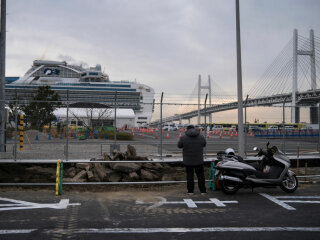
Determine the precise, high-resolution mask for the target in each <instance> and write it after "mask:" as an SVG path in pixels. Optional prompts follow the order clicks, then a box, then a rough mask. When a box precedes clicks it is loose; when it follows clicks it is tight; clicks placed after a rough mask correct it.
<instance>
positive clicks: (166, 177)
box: [161, 174, 175, 181]
mask: <svg viewBox="0 0 320 240" xmlns="http://www.w3.org/2000/svg"><path fill="white" fill-rule="evenodd" d="M161 181H175V179H174V176H172V175H170V174H164V175H163V176H162V178H161Z"/></svg>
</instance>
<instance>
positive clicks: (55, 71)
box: [32, 66, 80, 78]
mask: <svg viewBox="0 0 320 240" xmlns="http://www.w3.org/2000/svg"><path fill="white" fill-rule="evenodd" d="M32 76H33V77H37V76H39V77H48V76H51V77H63V78H79V76H80V74H79V73H77V72H75V71H72V70H70V69H66V68H62V67H60V66H57V67H46V66H44V67H42V68H40V69H39V70H37V71H36V72H35V73H34V74H33V75H32Z"/></svg>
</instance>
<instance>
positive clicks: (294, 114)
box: [291, 29, 318, 124]
mask: <svg viewBox="0 0 320 240" xmlns="http://www.w3.org/2000/svg"><path fill="white" fill-rule="evenodd" d="M298 55H309V56H310V65H311V90H315V89H316V88H317V84H316V64H315V62H316V60H315V59H316V57H315V48H314V33H313V30H312V29H311V30H310V50H309V51H305V50H298V30H297V29H294V31H293V74H292V104H291V105H292V108H291V122H292V123H298V122H299V121H300V117H299V112H300V111H299V107H297V106H296V102H297V92H298V89H297V88H298ZM310 122H311V123H312V124H316V123H318V108H317V106H316V104H314V105H313V106H311V107H310Z"/></svg>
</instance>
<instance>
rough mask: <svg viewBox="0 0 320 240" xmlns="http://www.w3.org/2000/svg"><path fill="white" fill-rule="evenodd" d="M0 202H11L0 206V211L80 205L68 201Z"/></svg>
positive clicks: (8, 200)
mask: <svg viewBox="0 0 320 240" xmlns="http://www.w3.org/2000/svg"><path fill="white" fill-rule="evenodd" d="M0 201H5V202H11V203H10V204H8V203H5V204H0V211H12V210H25V209H39V208H52V209H66V208H67V207H68V206H79V205H81V203H69V199H61V200H60V202H59V203H33V202H26V201H20V200H16V199H10V198H0Z"/></svg>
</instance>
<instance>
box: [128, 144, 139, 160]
mask: <svg viewBox="0 0 320 240" xmlns="http://www.w3.org/2000/svg"><path fill="white" fill-rule="evenodd" d="M136 156H137V151H136V149H135V148H134V146H132V145H130V144H128V146H127V151H126V158H127V159H129V160H130V159H134V158H135V157H136Z"/></svg>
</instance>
